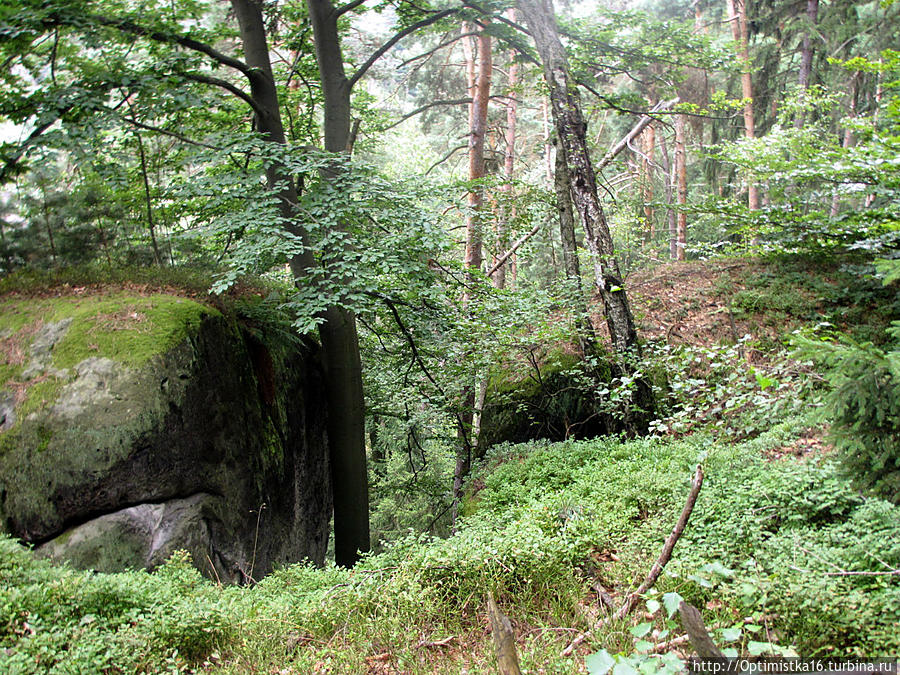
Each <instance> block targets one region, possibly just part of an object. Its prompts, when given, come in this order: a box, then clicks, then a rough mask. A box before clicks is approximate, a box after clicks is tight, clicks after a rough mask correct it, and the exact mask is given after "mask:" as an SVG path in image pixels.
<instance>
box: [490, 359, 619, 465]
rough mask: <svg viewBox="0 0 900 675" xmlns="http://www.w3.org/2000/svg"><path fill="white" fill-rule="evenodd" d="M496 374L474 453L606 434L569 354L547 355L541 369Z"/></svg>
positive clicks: (606, 423) (606, 421)
mask: <svg viewBox="0 0 900 675" xmlns="http://www.w3.org/2000/svg"><path fill="white" fill-rule="evenodd" d="M515 372H516V374H513V372H500V373H497V374H495V375H494V376H493V378H492V379H491V381H490V383H489V385H488V390H487V393H486V396H485V404H484V409H483V412H482V416H481V428H480V432H479V437H478V446H479V447H480V448H489V447H490V446H492V445H496V444H497V443H503V442H508V443H525V442H527V441H531V440H535V439H539V438H545V439H550V440H553V441H562V440H565V439H567V438H593V437H595V436H601V435H604V434H606V433H609V432H610V430H611V425H612V423H613V421H612V420H611V419H610V418H609V416H608V415H605V414H603V413H602V412H600V411H598V409H597V398H596V396H595V394H594V392H593V388H594V385H593V382H592V380H591V378H590V377H588V375H587V374H586V373H585V372H584V370H583V368H582V367H581V364H580V363H579V358H578V357H577V356H575V355H574V354H567V353H562V352H560V353H553V354H551V355H550V356H549V357H546V358H545V359H544V360H543V362H542V363H541V364H539V365H538V364H531V367H530V368H529V369H528V371H527V372H526V374H525V375H524V376H523V375H521V374H520V373H521V371H518V370H517V371H515Z"/></svg>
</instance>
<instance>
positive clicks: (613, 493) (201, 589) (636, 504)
mask: <svg viewBox="0 0 900 675" xmlns="http://www.w3.org/2000/svg"><path fill="white" fill-rule="evenodd" d="M803 430H804V424H803V423H801V422H792V423H785V424H782V425H780V426H778V427H776V428H774V429H772V430H770V431H769V432H767V433H765V434H762V435H761V436H759V437H757V438H755V439H753V440H750V441H745V442H743V443H727V442H717V441H716V440H715V439H714V438H713V437H711V436H707V435H700V434H697V435H693V436H690V437H687V438H684V439H681V440H677V441H676V440H672V439H642V440H635V441H629V442H620V441H619V440H617V439H614V438H608V439H602V440H594V441H579V442H565V443H555V444H549V443H531V444H523V445H515V446H509V445H505V446H499V447H498V448H496V449H495V450H494V451H493V452H492V453H491V455H490V456H489V457H488V458H487V460H486V462H485V463H484V465H483V466H482V467H480V469H479V471H478V472H477V475H476V476H475V477H474V481H473V485H477V486H478V487H479V488H480V489H474V490H472V491H471V497H470V502H471V503H470V504H469V510H470V511H472V514H471V515H469V516H468V517H466V518H465V519H464V520H463V522H462V524H461V526H460V528H459V531H458V532H457V533H456V534H455V535H453V536H451V537H449V538H447V539H436V538H432V537H428V536H424V535H419V534H415V533H410V534H409V535H408V536H405V537H401V538H400V539H398V540H396V541H394V542H392V543H390V544H389V545H387V546H386V547H385V550H384V551H382V552H381V553H378V554H377V555H370V556H368V557H366V558H365V559H364V560H363V562H362V563H360V564H359V565H358V566H357V567H356V568H354V569H353V570H345V569H338V568H334V567H327V568H325V569H316V568H313V567H311V566H307V565H302V564H301V565H293V566H289V567H286V568H284V569H281V570H279V571H277V572H275V573H274V574H272V575H271V576H269V577H267V578H266V579H264V580H263V581H262V582H261V583H260V584H259V585H258V586H256V587H254V588H236V587H232V588H220V587H217V586H216V585H215V584H213V583H212V582H209V581H206V580H204V579H203V578H201V577H200V576H199V574H198V573H196V572H195V571H194V570H193V569H192V568H191V567H189V566H188V564H187V563H186V561H185V560H184V559H183V558H176V559H175V560H173V561H171V562H169V563H168V564H166V565H165V566H163V567H162V568H160V569H159V570H157V571H156V572H155V573H152V574H151V573H145V572H128V573H123V574H91V573H86V572H76V571H72V570H69V569H66V568H61V567H53V566H51V565H50V564H49V563H47V562H45V561H39V560H35V559H34V558H33V557H32V555H31V554H30V553H28V552H27V551H25V550H24V549H22V548H20V547H19V546H18V545H17V544H15V543H14V542H12V541H10V540H0V549H2V550H0V671H2V672H23V673H29V672H34V673H37V672H60V673H62V672H112V673H115V672H127V673H131V672H141V671H145V672H158V671H160V670H163V669H168V670H180V671H182V672H185V671H188V670H191V669H197V670H202V671H203V672H227V673H245V672H282V673H315V672H332V673H365V672H372V671H373V669H375V668H377V667H381V666H384V667H390V668H393V669H395V670H398V671H400V672H411V673H459V672H462V671H463V670H464V669H466V670H468V672H489V671H491V670H492V669H493V668H494V661H493V659H494V656H493V647H492V645H491V639H490V635H489V633H488V631H487V630H486V619H485V611H484V603H485V594H486V593H487V592H488V591H493V592H494V594H495V596H496V597H497V598H498V601H499V603H500V605H501V609H502V610H503V611H504V612H505V613H506V614H508V615H509V616H510V618H511V620H512V621H513V625H514V627H515V629H516V634H517V636H518V648H519V651H520V656H521V660H522V663H523V667H524V668H525V669H526V670H530V671H532V672H537V671H538V669H542V670H541V672H546V673H571V672H578V671H579V670H580V669H581V668H582V666H583V658H584V656H585V655H586V654H588V653H590V652H592V651H597V650H599V649H601V648H604V649H607V650H609V651H610V652H612V653H616V652H620V653H630V652H631V651H632V650H633V648H634V645H633V638H632V633H630V632H629V631H628V628H629V626H631V624H633V623H638V622H644V623H646V621H645V619H644V614H643V612H642V611H638V612H636V613H635V614H634V615H633V617H632V618H629V619H627V620H626V621H624V622H621V623H618V624H610V625H607V626H605V627H604V628H601V629H599V630H597V631H596V632H593V633H591V635H590V637H589V639H588V640H587V642H586V644H585V646H584V648H583V650H582V651H581V652H580V653H576V654H575V655H573V656H571V657H562V656H561V655H560V653H561V651H562V649H563V647H564V646H565V645H566V644H567V643H568V642H569V641H570V640H571V638H572V637H573V636H574V635H575V634H577V632H578V631H583V630H587V629H589V628H590V626H591V625H592V624H593V622H594V619H595V618H596V616H597V613H596V605H595V603H596V597H595V595H594V592H593V591H592V590H591V585H592V584H595V583H598V582H599V583H601V584H602V585H603V586H604V587H605V588H606V589H607V590H608V591H609V593H610V594H611V595H612V596H613V597H614V598H615V599H616V601H621V599H622V597H624V594H625V593H626V592H627V591H628V590H629V589H630V588H632V584H633V582H634V580H635V579H638V578H640V577H641V576H643V574H645V573H646V571H647V569H648V568H649V566H650V564H651V563H652V561H653V560H654V559H655V558H656V556H657V555H658V553H659V550H660V548H661V546H662V542H663V539H664V537H665V536H666V534H667V533H668V531H669V530H670V529H671V527H672V525H673V523H674V522H675V519H676V518H677V515H678V513H679V512H680V510H681V508H682V505H683V502H684V499H685V496H686V494H687V490H688V482H689V479H690V476H691V475H692V473H693V471H694V466H695V463H696V462H697V461H698V460H702V461H703V464H704V466H705V469H706V476H707V477H706V481H705V483H704V486H703V489H702V491H701V494H700V498H699V500H698V503H697V507H696V509H695V511H694V514H693V516H692V518H691V521H690V523H689V525H688V528H687V530H686V531H685V534H684V536H683V537H682V539H681V541H680V542H679V544H678V546H677V547H676V550H675V558H674V559H673V561H672V562H671V563H670V564H669V566H668V567H667V570H666V573H665V574H664V575H663V577H662V578H661V580H660V582H659V584H658V586H657V592H658V593H664V592H672V591H675V592H678V593H679V594H681V595H682V596H683V597H685V598H686V599H688V600H689V601H690V602H692V603H694V604H696V605H697V606H699V607H700V608H701V609H703V611H704V615H705V617H706V620H707V623H708V624H709V626H710V629H711V631H712V634H713V636H714V638H715V639H717V640H718V641H719V642H720V643H722V644H723V645H724V644H725V643H726V642H728V643H729V645H730V646H732V647H733V648H736V649H739V650H742V651H746V650H747V649H748V648H749V649H753V648H754V645H758V644H760V643H761V642H765V641H774V642H777V643H779V644H781V645H793V646H794V647H795V648H796V649H797V651H798V652H799V653H801V654H803V655H822V654H861V655H880V654H890V653H896V652H897V650H898V649H900V638H898V636H897V634H896V630H895V627H896V625H897V622H898V620H900V584H898V579H897V577H896V575H887V574H881V575H878V574H874V573H876V572H884V571H887V570H888V569H896V568H898V567H900V509H898V507H896V506H892V505H890V504H888V503H887V502H884V501H881V500H878V499H874V498H865V497H863V496H861V495H860V494H858V493H857V492H855V491H854V490H852V489H851V488H849V487H848V485H847V484H846V483H845V482H844V481H843V480H842V479H841V478H839V477H838V474H837V473H836V470H835V467H834V465H833V463H832V462H831V460H830V459H829V458H828V457H827V456H820V455H811V456H808V457H806V458H804V459H799V460H798V459H783V460H778V461H774V460H771V459H768V458H767V457H766V453H768V452H770V451H773V450H775V449H778V448H783V447H784V446H787V445H789V444H791V443H794V442H795V441H797V439H798V438H801V434H802V432H803ZM837 572H841V573H840V574H838V573H837ZM845 572H854V574H845ZM860 573H864V574H860ZM657 597H658V596H657ZM653 621H657V620H656V619H654V620H653ZM659 621H662V620H661V619H660V620H659ZM661 625H662V624H661V623H660V626H659V627H661ZM639 632H640V633H641V634H642V635H643V634H644V632H645V630H644V629H643V628H641V630H640V631H639Z"/></svg>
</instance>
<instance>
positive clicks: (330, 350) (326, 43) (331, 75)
mask: <svg viewBox="0 0 900 675" xmlns="http://www.w3.org/2000/svg"><path fill="white" fill-rule="evenodd" d="M306 5H307V8H308V10H309V15H310V21H311V23H312V27H313V36H314V38H315V43H316V62H317V63H318V66H319V79H320V83H321V85H322V94H323V97H324V102H325V105H324V115H323V117H324V125H323V132H324V142H325V150H327V151H328V152H335V153H338V152H347V148H348V144H349V143H350V138H351V131H350V126H351V125H350V90H351V85H350V81H349V80H348V79H347V76H346V74H345V72H344V59H343V54H342V52H341V42H340V36H339V34H338V27H337V20H338V16H339V15H338V13H337V11H336V10H335V7H334V5H333V4H332V2H331V0H307V2H306ZM248 61H249V59H248ZM332 175H334V174H333V173H332ZM319 336H320V337H321V338H322V346H323V347H324V349H325V359H326V362H327V365H328V380H327V385H326V391H325V395H326V398H327V400H328V409H329V413H330V414H329V416H328V427H327V428H328V443H329V449H330V452H329V459H330V460H331V474H332V485H333V490H334V557H335V562H336V563H337V564H338V565H346V566H350V565H353V564H354V563H355V562H356V561H357V560H358V558H359V552H366V551H368V550H369V545H370V542H369V537H370V535H369V479H368V471H367V469H366V442H365V433H366V425H365V399H364V396H363V384H362V362H361V360H360V355H359V337H358V335H357V331H356V315H355V314H354V313H353V312H352V311H350V310H348V309H344V308H342V307H329V308H328V309H326V310H325V323H323V324H322V325H321V326H320V327H319Z"/></svg>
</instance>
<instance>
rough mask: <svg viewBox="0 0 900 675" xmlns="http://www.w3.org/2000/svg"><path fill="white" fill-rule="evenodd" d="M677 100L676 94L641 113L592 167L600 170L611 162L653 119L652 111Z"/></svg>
mask: <svg viewBox="0 0 900 675" xmlns="http://www.w3.org/2000/svg"><path fill="white" fill-rule="evenodd" d="M678 100H679V99H678V97H677V96H676V97H675V98H673V99H671V100H669V101H660V102H659V103H657V104H656V105H655V106H653V109H652V110H650V112H648V113H647V114H646V115H641V119H639V120H638V123H637V124H635V125H634V127H633V128H632V129H631V131H629V132H628V133H627V134H626V135H625V138H623V139H622V140H621V141H619V142H618V143H616V144H615V145H614V146H613V147H611V148H610V149H609V152H607V153H606V154H605V155H604V156H603V159H601V160H600V161H599V162H597V166H596V167H594V169H595V170H596V171H601V170H602V169H603V167H605V166H606V165H607V164H609V163H610V162H612V161H613V160H614V159H615V158H616V156H617V155H618V154H619V153H620V152H622V150H624V149H625V148H626V147H627V146H628V144H629V143H630V142H631V141H632V140H633V139H634V138H637V136H638V134H640V133H641V132H642V131H643V130H644V129H645V128H646V127H647V125H648V124H650V123H651V122H652V121H653V117H652V115H653V113H658V112H660V111H661V110H665V109H666V108H671V107H672V106H673V105H675V104H676V103H678Z"/></svg>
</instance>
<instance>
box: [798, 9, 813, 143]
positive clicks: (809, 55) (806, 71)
mask: <svg viewBox="0 0 900 675" xmlns="http://www.w3.org/2000/svg"><path fill="white" fill-rule="evenodd" d="M818 18H819V0H806V21H807V23H808V25H807V27H806V31H805V32H804V33H803V44H802V45H801V47H800V75H799V76H798V78H797V83H798V84H799V85H800V88H801V89H802V90H803V91H804V92H806V90H807V89H809V83H810V78H811V76H812V63H813V46H812V38H813V33H814V32H815V30H816V22H817V21H818ZM805 118H806V113H805V112H804V111H803V110H800V111H799V112H798V113H797V117H796V118H795V119H794V127H796V128H797V129H801V128H803V124H804V122H805V121H806V119H805Z"/></svg>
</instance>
